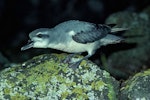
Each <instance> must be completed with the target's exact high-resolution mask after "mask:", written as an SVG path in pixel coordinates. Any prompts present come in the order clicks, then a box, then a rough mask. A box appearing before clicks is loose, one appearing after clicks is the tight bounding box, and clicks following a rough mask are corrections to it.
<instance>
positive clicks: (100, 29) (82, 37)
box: [72, 25, 111, 44]
mask: <svg viewBox="0 0 150 100" xmlns="http://www.w3.org/2000/svg"><path fill="white" fill-rule="evenodd" d="M110 31H111V28H110V27H108V26H106V25H95V27H93V28H91V29H89V30H87V31H84V30H82V31H80V32H78V33H76V34H75V35H73V36H72V38H73V40H74V41H76V42H78V43H82V44H86V43H92V42H94V41H97V40H99V39H101V38H103V37H105V36H106V35H107V34H108V33H110Z"/></svg>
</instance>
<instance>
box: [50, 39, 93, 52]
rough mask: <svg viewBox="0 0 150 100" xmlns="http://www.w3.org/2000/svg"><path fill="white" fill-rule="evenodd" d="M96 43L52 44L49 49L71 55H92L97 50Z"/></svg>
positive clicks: (72, 42)
mask: <svg viewBox="0 0 150 100" xmlns="http://www.w3.org/2000/svg"><path fill="white" fill-rule="evenodd" d="M95 45H96V44H95V42H94V43H87V44H81V43H77V42H75V41H71V42H69V43H67V44H63V43H59V44H57V45H56V44H50V45H49V46H48V48H53V49H57V50H62V51H65V52H69V53H81V52H88V53H89V54H91V53H92V52H93V50H95Z"/></svg>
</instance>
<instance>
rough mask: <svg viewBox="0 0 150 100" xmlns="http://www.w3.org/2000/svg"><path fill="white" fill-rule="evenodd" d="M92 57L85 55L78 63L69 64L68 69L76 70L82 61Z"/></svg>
mask: <svg viewBox="0 0 150 100" xmlns="http://www.w3.org/2000/svg"><path fill="white" fill-rule="evenodd" d="M91 56H92V55H89V54H88V55H86V56H85V57H84V58H82V59H80V60H79V61H77V62H73V63H72V64H70V65H69V67H70V68H72V69H76V68H77V67H78V66H79V65H80V63H81V62H82V60H85V59H88V58H89V57H91Z"/></svg>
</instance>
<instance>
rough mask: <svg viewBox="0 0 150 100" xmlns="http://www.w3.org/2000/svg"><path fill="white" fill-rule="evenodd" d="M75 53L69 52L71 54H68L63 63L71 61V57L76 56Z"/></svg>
mask: <svg viewBox="0 0 150 100" xmlns="http://www.w3.org/2000/svg"><path fill="white" fill-rule="evenodd" d="M74 55H75V54H69V56H67V57H66V58H65V59H64V60H63V63H69V62H70V61H71V58H72V57H73V56H74Z"/></svg>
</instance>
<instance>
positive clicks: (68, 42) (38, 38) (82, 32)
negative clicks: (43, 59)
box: [21, 20, 127, 68]
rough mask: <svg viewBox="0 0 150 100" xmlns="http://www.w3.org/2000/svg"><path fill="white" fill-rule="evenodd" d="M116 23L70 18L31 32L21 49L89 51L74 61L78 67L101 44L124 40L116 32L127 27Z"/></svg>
mask: <svg viewBox="0 0 150 100" xmlns="http://www.w3.org/2000/svg"><path fill="white" fill-rule="evenodd" d="M114 25H115V24H95V23H91V22H86V21H79V20H68V21H65V22H62V23H60V24H58V25H56V26H54V27H53V28H39V29H35V30H33V31H32V32H30V33H29V38H30V39H29V40H28V43H27V44H26V45H25V46H23V47H21V51H24V50H27V49H29V48H52V49H56V50H60V51H64V52H67V53H71V54H77V53H83V52H87V55H86V56H84V57H83V58H81V59H80V60H78V61H76V62H74V63H73V66H71V67H73V68H77V66H79V65H80V63H81V62H82V60H84V59H88V58H89V57H91V56H92V55H94V54H95V52H96V50H97V49H99V48H100V47H101V46H105V45H108V44H116V43H120V42H121V41H124V39H123V38H122V37H120V36H116V35H115V34H113V33H115V32H118V31H124V30H127V28H116V27H113V26H114Z"/></svg>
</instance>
